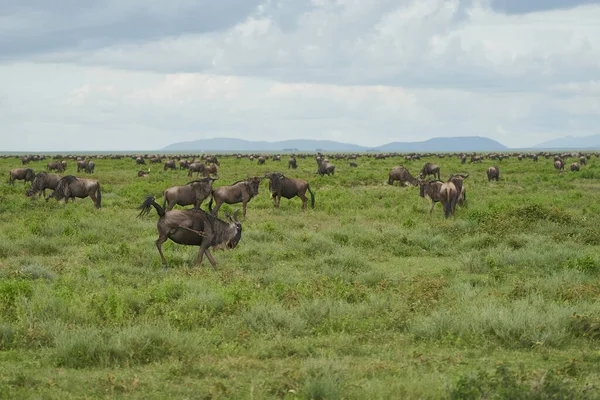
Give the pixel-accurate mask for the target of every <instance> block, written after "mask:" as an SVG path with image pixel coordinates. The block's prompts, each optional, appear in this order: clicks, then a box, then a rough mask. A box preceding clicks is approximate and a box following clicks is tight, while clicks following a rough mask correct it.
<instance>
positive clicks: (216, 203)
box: [212, 197, 223, 217]
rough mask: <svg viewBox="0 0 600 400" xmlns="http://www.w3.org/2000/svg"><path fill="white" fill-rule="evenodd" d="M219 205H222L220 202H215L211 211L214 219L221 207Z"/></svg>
mask: <svg viewBox="0 0 600 400" xmlns="http://www.w3.org/2000/svg"><path fill="white" fill-rule="evenodd" d="M213 199H214V197H213ZM221 204H223V202H222V201H221V202H219V201H217V200H215V208H213V210H212V215H214V216H215V217H216V216H217V215H219V208H220V207H221Z"/></svg>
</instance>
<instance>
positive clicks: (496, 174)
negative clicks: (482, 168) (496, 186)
mask: <svg viewBox="0 0 600 400" xmlns="http://www.w3.org/2000/svg"><path fill="white" fill-rule="evenodd" d="M487 177H488V182H490V181H491V180H492V179H495V180H496V182H498V179H500V168H498V166H496V165H494V166H491V167H489V168H488V169H487Z"/></svg>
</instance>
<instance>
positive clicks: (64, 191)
mask: <svg viewBox="0 0 600 400" xmlns="http://www.w3.org/2000/svg"><path fill="white" fill-rule="evenodd" d="M88 196H89V197H90V199H92V201H93V202H94V206H95V207H96V208H100V206H101V203H102V194H101V193H100V184H99V183H98V181H96V180H94V179H83V178H77V177H75V176H73V175H67V176H65V177H63V178H61V180H60V181H58V184H57V185H56V189H55V190H54V192H53V193H52V194H50V196H48V197H46V201H48V200H49V199H50V198H55V199H56V200H57V201H60V200H62V199H65V204H67V203H68V202H69V199H71V200H72V201H73V202H74V201H75V197H79V198H80V199H84V198H86V197H88Z"/></svg>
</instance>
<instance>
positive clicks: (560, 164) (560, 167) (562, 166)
mask: <svg viewBox="0 0 600 400" xmlns="http://www.w3.org/2000/svg"><path fill="white" fill-rule="evenodd" d="M554 168H556V169H558V170H563V169H565V163H564V162H563V161H562V160H555V161H554Z"/></svg>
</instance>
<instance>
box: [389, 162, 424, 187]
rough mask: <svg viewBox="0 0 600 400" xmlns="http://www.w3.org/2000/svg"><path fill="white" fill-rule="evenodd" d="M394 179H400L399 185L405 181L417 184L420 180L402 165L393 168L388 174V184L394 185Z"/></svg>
mask: <svg viewBox="0 0 600 400" xmlns="http://www.w3.org/2000/svg"><path fill="white" fill-rule="evenodd" d="M394 181H398V185H399V186H402V185H404V184H405V183H408V184H411V185H415V186H416V185H418V184H419V180H418V179H416V178H414V177H413V176H412V175H411V174H410V172H408V170H407V169H406V168H404V166H402V165H398V166H396V167H394V168H392V170H391V171H390V173H389V174H388V184H390V185H393V184H394Z"/></svg>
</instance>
